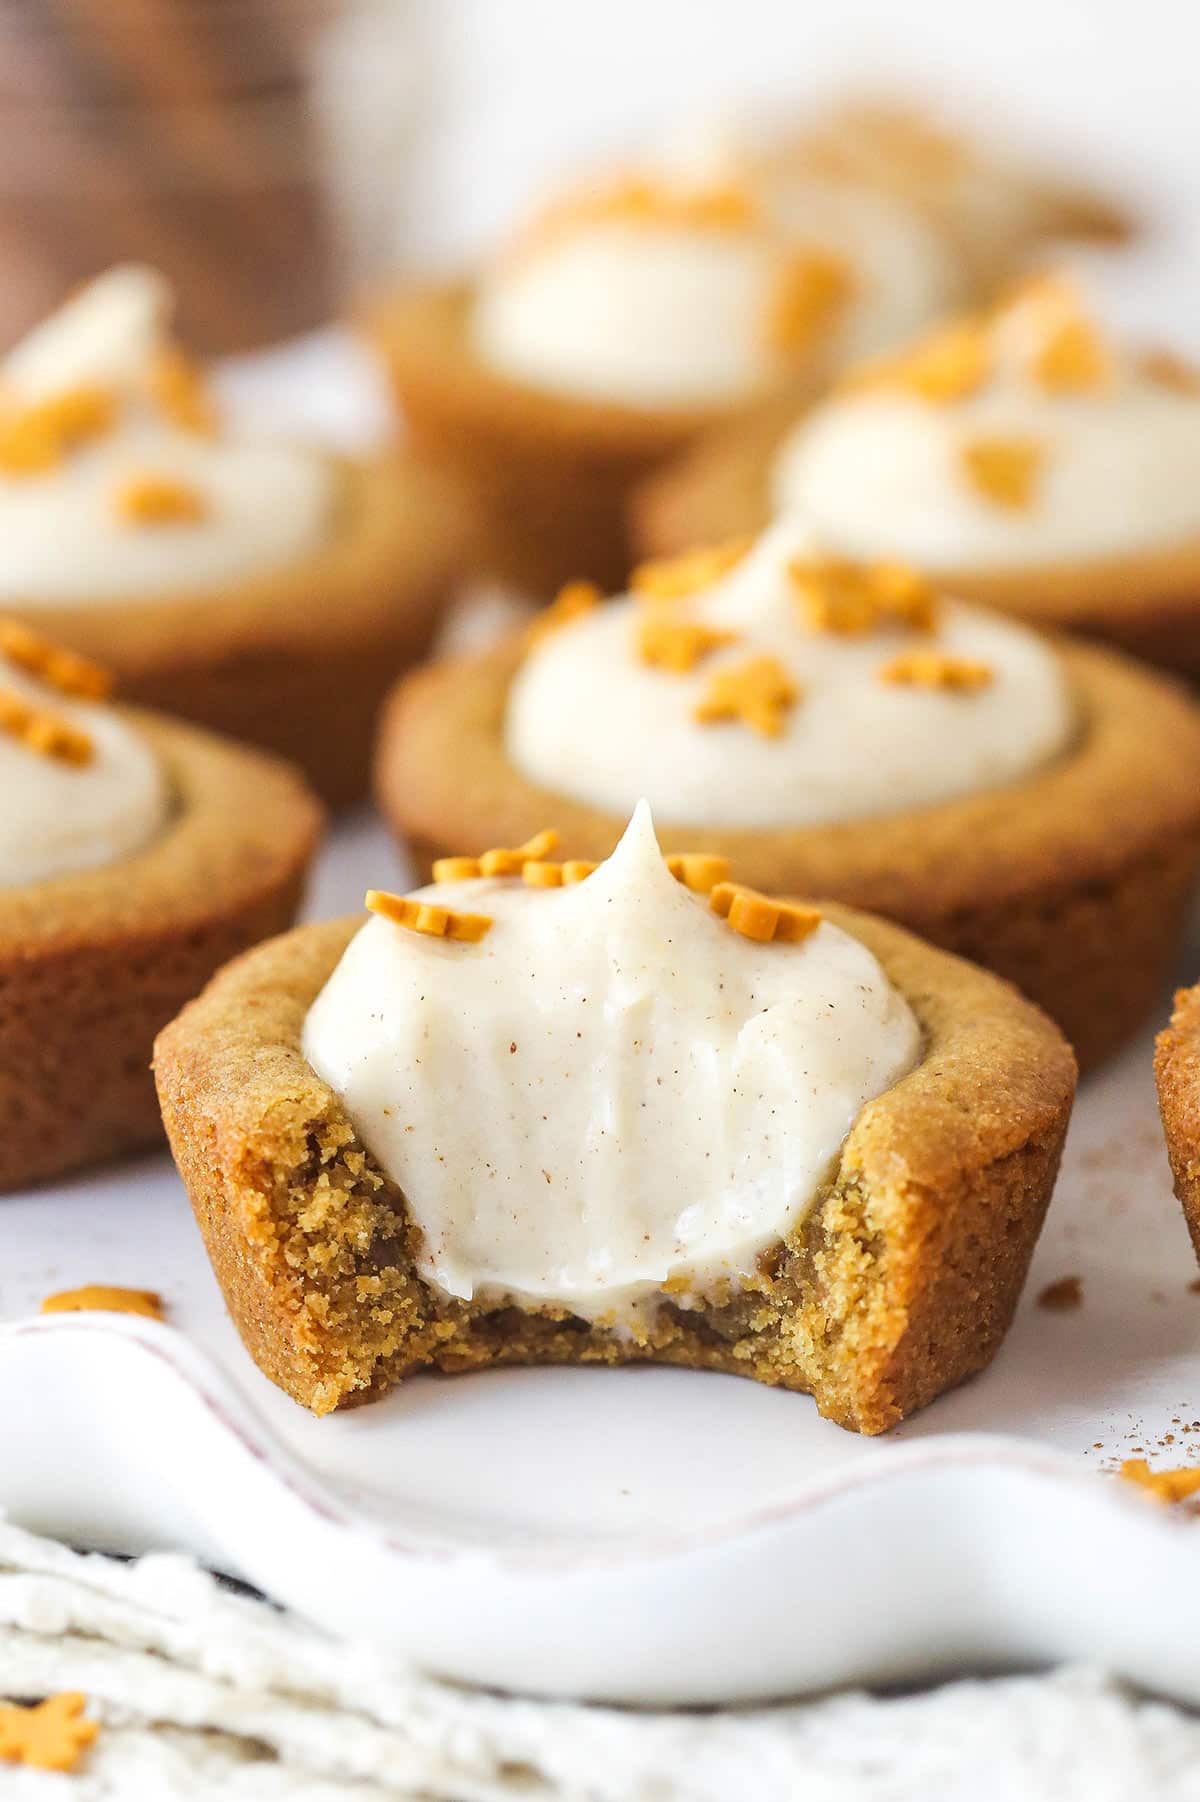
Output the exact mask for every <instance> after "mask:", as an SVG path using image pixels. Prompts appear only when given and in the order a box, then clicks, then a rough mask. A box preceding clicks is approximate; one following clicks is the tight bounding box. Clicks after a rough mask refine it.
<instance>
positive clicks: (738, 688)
mask: <svg viewBox="0 0 1200 1802" xmlns="http://www.w3.org/2000/svg"><path fill="white" fill-rule="evenodd" d="M799 698H800V689H799V687H798V685H797V683H796V682H795V681H794V680H793V678H792V676H791V674H790V672H789V671H788V670H786V669H785V668H784V666H783V664H782V663H780V661H779V659H778V658H777V657H752V658H750V660H749V662H747V663H739V664H736V665H735V666H734V667H733V668H732V669H722V670H716V671H714V673H713V675H712V677H711V678H710V681H709V685H708V687H707V689H706V690H705V692H704V694H703V695H702V696H701V698H700V700H699V702H698V704H697V706H696V711H695V718H696V719H697V720H698V721H699V722H700V724H701V725H713V724H717V723H719V722H722V721H726V720H738V721H740V722H741V723H742V724H743V725H746V726H749V728H750V730H751V731H752V732H757V733H759V734H760V735H761V736H762V737H764V738H777V737H778V735H779V734H780V733H781V732H782V731H783V723H784V719H785V717H786V715H787V714H788V713H789V712H790V710H791V709H792V707H794V706H795V704H796V702H797V701H798V700H799Z"/></svg>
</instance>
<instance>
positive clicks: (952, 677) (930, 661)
mask: <svg viewBox="0 0 1200 1802" xmlns="http://www.w3.org/2000/svg"><path fill="white" fill-rule="evenodd" d="M879 679H880V681H881V682H892V683H895V684H896V685H897V686H899V687H902V688H945V689H949V690H952V691H953V692H955V693H959V694H967V693H970V692H971V691H973V690H974V689H977V688H986V687H987V686H988V684H989V683H990V682H991V681H992V680H993V671H992V667H991V665H990V664H988V663H979V662H977V661H976V659H975V658H973V657H952V656H950V655H949V654H948V653H947V652H945V651H906V652H905V653H904V654H903V655H902V656H900V657H893V659H892V661H891V662H890V663H885V664H884V666H883V668H882V669H881V670H880V672H879Z"/></svg>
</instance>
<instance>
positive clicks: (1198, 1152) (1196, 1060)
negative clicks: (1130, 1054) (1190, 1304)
mask: <svg viewBox="0 0 1200 1802" xmlns="http://www.w3.org/2000/svg"><path fill="white" fill-rule="evenodd" d="M1154 1075H1155V1079H1156V1081H1157V1083H1158V1105H1159V1111H1160V1112H1161V1114H1162V1123H1163V1131H1164V1132H1165V1133H1166V1136H1167V1155H1168V1157H1169V1158H1170V1160H1171V1174H1172V1175H1173V1176H1174V1178H1175V1193H1176V1195H1177V1196H1178V1197H1179V1199H1180V1201H1181V1203H1182V1204H1183V1213H1184V1218H1185V1220H1186V1221H1187V1225H1188V1231H1189V1233H1190V1234H1191V1236H1192V1244H1193V1245H1194V1246H1195V1248H1196V1255H1197V1257H1200V986H1198V987H1196V988H1191V989H1180V990H1179V992H1178V993H1177V994H1176V996H1175V1011H1174V1012H1173V1014H1172V1015H1171V1024H1170V1025H1169V1026H1168V1027H1167V1028H1166V1029H1165V1031H1163V1032H1161V1033H1159V1035H1158V1040H1157V1043H1156V1044H1155V1047H1154Z"/></svg>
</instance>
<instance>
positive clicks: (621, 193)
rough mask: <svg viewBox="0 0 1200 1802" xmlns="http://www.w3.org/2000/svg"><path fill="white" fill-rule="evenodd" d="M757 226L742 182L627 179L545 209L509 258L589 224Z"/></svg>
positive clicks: (758, 216)
mask: <svg viewBox="0 0 1200 1802" xmlns="http://www.w3.org/2000/svg"><path fill="white" fill-rule="evenodd" d="M761 224H762V212H761V208H760V207H759V204H758V202H757V201H756V200H755V198H754V195H753V194H752V193H751V191H750V189H749V188H747V187H745V186H743V185H742V184H741V183H738V182H709V183H705V184H703V185H694V186H687V187H684V186H681V185H675V184H669V183H667V182H661V181H654V180H651V179H649V178H648V177H646V176H640V175H628V176H622V177H620V178H619V179H618V180H616V181H610V182H608V183H606V184H603V185H599V186H593V187H591V188H585V189H583V190H581V191H580V192H579V193H576V194H570V195H567V196H566V198H565V199H561V200H558V201H555V202H553V203H552V204H551V205H550V206H548V207H544V208H543V209H542V211H541V212H540V214H539V215H538V216H537V217H536V218H535V219H534V220H533V222H532V224H531V225H530V226H529V227H528V228H527V229H526V230H525V231H524V232H523V233H522V234H521V235H520V237H519V238H518V239H517V242H516V244H515V246H514V247H513V251H512V252H511V253H510V254H512V255H514V256H517V257H523V256H526V255H528V254H530V253H531V252H534V251H537V250H539V249H541V248H542V247H543V246H545V245H546V244H547V243H552V242H553V241H554V240H555V239H557V238H561V237H562V236H564V235H565V234H566V233H568V232H574V231H577V230H579V229H580V228H581V227H586V226H590V225H635V226H657V227H659V228H664V229H666V230H668V231H702V232H703V231H717V232H747V231H753V230H756V229H757V228H759V227H760V226H761Z"/></svg>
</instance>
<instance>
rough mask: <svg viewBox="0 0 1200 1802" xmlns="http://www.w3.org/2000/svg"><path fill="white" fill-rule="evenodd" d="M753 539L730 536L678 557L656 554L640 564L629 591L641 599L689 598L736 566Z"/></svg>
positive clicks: (671, 599) (711, 584)
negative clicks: (717, 542)
mask: <svg viewBox="0 0 1200 1802" xmlns="http://www.w3.org/2000/svg"><path fill="white" fill-rule="evenodd" d="M753 542H754V541H753V539H752V538H727V539H726V540H725V541H724V542H723V543H722V544H707V545H699V546H697V548H696V549H695V550H690V551H684V552H683V553H682V555H680V556H678V557H654V558H652V559H651V560H650V561H649V562H648V563H639V564H638V566H637V568H636V569H635V570H634V572H633V574H632V575H631V576H630V578H629V587H630V591H631V593H633V594H634V595H636V596H637V598H638V599H639V600H646V601H682V600H686V598H687V597H688V595H690V594H697V593H699V591H700V590H701V589H702V588H711V587H712V586H713V584H714V583H715V582H719V581H720V580H721V578H722V576H727V575H728V574H729V572H730V570H731V569H736V567H737V565H738V564H739V563H740V562H741V561H742V558H743V557H744V556H745V555H746V553H747V551H748V550H749V549H750V546H751V545H752V543H753Z"/></svg>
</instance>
